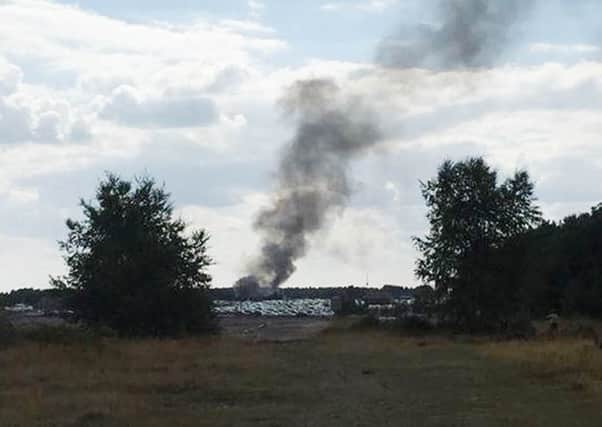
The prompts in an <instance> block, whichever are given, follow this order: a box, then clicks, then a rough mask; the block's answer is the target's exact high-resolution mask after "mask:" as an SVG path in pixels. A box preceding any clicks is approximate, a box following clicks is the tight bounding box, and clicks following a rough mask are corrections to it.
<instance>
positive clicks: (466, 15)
mask: <svg viewBox="0 0 602 427" xmlns="http://www.w3.org/2000/svg"><path fill="white" fill-rule="evenodd" d="M532 5H533V0H445V1H441V2H440V3H439V14H440V15H441V19H440V21H441V23H440V24H439V25H433V26H430V25H428V26H427V25H423V26H422V27H420V28H418V29H416V30H415V31H410V32H408V31H407V30H406V29H401V30H399V32H398V34H397V35H396V36H393V37H388V38H386V39H385V40H384V41H383V42H382V43H381V45H380V47H379V49H378V52H377V62H378V63H380V64H381V65H384V66H386V67H393V68H412V67H423V68H430V69H437V70H446V69H456V68H465V67H469V68H470V67H489V66H492V65H495V62H496V60H498V58H499V57H500V55H501V53H502V52H503V51H504V49H505V48H506V46H507V45H508V44H509V42H510V41H511V39H512V38H513V37H514V36H515V35H516V33H517V32H518V27H517V25H516V24H517V23H519V21H520V20H521V19H522V18H524V17H525V16H526V15H527V13H528V12H529V10H530V9H531V7H532Z"/></svg>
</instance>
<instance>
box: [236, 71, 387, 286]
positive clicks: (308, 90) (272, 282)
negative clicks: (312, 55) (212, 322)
mask: <svg viewBox="0 0 602 427" xmlns="http://www.w3.org/2000/svg"><path fill="white" fill-rule="evenodd" d="M282 104H283V107H284V109H285V111H286V113H287V115H288V116H290V117H291V118H292V119H293V120H294V121H295V122H296V134H295V136H294V138H293V140H292V141H291V142H290V143H289V144H288V145H287V146H286V148H285V150H284V152H283V155H282V158H281V160H280V165H279V169H278V174H277V178H278V181H277V182H278V183H277V188H276V191H275V193H274V194H273V196H272V202H271V206H270V207H269V208H267V209H265V210H263V211H261V212H260V213H259V216H258V217H257V220H256V222H255V228H256V230H257V231H258V232H259V233H260V234H261V235H262V237H263V242H262V247H261V254H260V256H259V258H258V259H257V260H255V261H254V262H253V264H252V265H251V272H252V274H251V276H248V277H246V278H243V279H241V280H240V281H239V282H238V284H237V285H238V287H247V288H257V287H258V286H259V287H261V288H271V289H274V288H277V287H278V286H279V285H280V284H282V283H283V282H285V281H286V280H287V279H288V278H289V277H290V276H291V275H292V274H293V272H294V271H295V261H296V260H297V259H299V258H300V257H302V256H304V255H305V253H306V252H307V247H308V238H309V237H310V236H311V235H312V234H313V233H314V232H316V231H318V230H320V229H321V228H322V227H323V226H324V224H325V222H326V221H327V219H328V216H329V214H330V213H331V212H333V211H336V210H337V209H338V208H343V207H344V206H345V205H346V204H347V202H348V200H349V197H350V195H351V185H350V182H349V176H348V169H349V163H350V162H351V160H352V159H354V158H355V157H357V156H359V155H360V154H362V153H363V152H364V151H365V150H366V149H367V148H368V147H370V146H372V145H374V144H375V143H376V141H377V140H378V137H379V131H378V128H377V126H376V124H375V122H376V121H375V120H374V119H373V116H372V115H371V114H370V113H369V111H367V110H366V109H364V108H362V106H361V102H360V101H359V100H358V99H357V98H347V97H345V96H344V94H343V93H341V90H340V89H339V88H338V87H337V86H336V85H335V83H334V82H332V81H330V80H306V81H299V82H297V83H295V84H294V85H293V86H292V87H291V88H290V89H289V91H288V93H287V94H286V96H285V98H284V100H283V103H282Z"/></svg>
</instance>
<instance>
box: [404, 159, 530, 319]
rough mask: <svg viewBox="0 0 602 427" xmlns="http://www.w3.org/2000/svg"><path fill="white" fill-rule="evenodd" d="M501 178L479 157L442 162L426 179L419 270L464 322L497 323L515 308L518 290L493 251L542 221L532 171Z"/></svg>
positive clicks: (448, 310)
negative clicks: (425, 227)
mask: <svg viewBox="0 0 602 427" xmlns="http://www.w3.org/2000/svg"><path fill="white" fill-rule="evenodd" d="M497 181H498V179H497V172H496V171H495V170H492V169H491V168H490V167H489V166H488V165H487V164H486V163H485V161H484V160H483V159H482V158H469V159H467V160H465V161H461V162H452V161H446V162H444V163H443V164H442V165H441V166H440V168H439V171H438V175H437V178H435V179H433V180H430V181H428V182H427V183H421V187H422V195H423V197H424V199H425V201H426V205H427V208H428V213H427V219H428V221H429V224H430V230H429V232H428V234H427V235H426V237H424V238H414V243H415V245H416V247H417V248H418V250H419V251H420V252H421V257H420V258H419V260H418V261H417V267H416V274H417V276H418V277H419V278H420V279H422V280H423V281H424V282H425V283H426V284H432V285H434V287H435V290H436V292H437V299H438V301H439V302H440V303H441V304H444V306H445V308H446V313H447V315H448V316H449V317H451V318H452V320H454V321H456V322H457V323H458V325H459V326H461V327H464V328H470V329H474V328H482V327H483V328H484V327H487V328H489V327H493V325H495V324H496V323H497V322H499V321H500V320H501V319H502V318H503V317H504V316H505V315H507V314H508V313H509V312H512V311H516V310H518V308H517V307H516V306H515V304H514V302H515V300H516V293H517V292H518V290H517V289H514V288H513V283H511V278H509V277H506V278H504V274H501V273H505V272H506V271H505V270H503V269H501V267H500V266H498V265H496V262H492V260H493V259H494V255H493V254H494V252H495V251H499V250H501V248H503V247H505V244H506V243H507V242H509V241H511V240H513V239H515V238H517V237H519V236H521V235H522V234H524V233H525V232H527V231H528V230H530V229H532V228H533V227H534V226H536V225H538V224H539V223H540V221H541V214H540V212H539V210H538V208H537V207H535V206H534V200H535V199H534V196H533V188H534V186H533V183H532V182H531V181H530V179H529V175H528V174H527V172H525V171H520V172H517V173H516V174H515V175H514V176H513V177H512V178H510V179H508V180H506V181H505V182H504V183H502V184H501V185H498V182H497ZM500 256H501V255H500V253H496V255H495V259H496V260H498V259H499V257H500ZM505 279H506V280H505Z"/></svg>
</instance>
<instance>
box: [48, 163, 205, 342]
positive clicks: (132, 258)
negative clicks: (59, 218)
mask: <svg viewBox="0 0 602 427" xmlns="http://www.w3.org/2000/svg"><path fill="white" fill-rule="evenodd" d="M81 206H82V208H83V216H84V219H83V220H82V221H74V220H71V219H69V220H67V228H68V229H69V232H68V236H67V239H66V240H65V241H64V242H60V247H61V249H62V250H63V251H64V252H65V256H64V258H65V260H66V263H67V266H68V269H69V273H68V275H67V276H66V277H64V278H61V279H54V284H55V285H56V286H59V287H62V288H67V289H70V290H72V291H73V297H72V299H71V304H72V306H73V308H74V310H75V311H76V313H77V315H78V316H79V317H80V318H81V320H83V321H84V322H86V323H88V324H91V325H103V326H108V327H110V328H112V329H114V330H115V331H117V332H118V333H120V334H122V335H129V336H132V335H135V336H141V335H151V336H168V335H180V334H189V333H200V332H205V331H209V330H211V329H212V328H213V323H214V322H213V313H212V306H211V302H210V300H209V297H208V288H209V285H210V282H211V277H210V276H209V274H208V273H207V271H206V270H207V267H208V266H209V265H210V264H211V263H212V259H211V258H210V256H209V255H208V254H207V241H208V239H209V236H208V234H207V232H206V231H205V230H200V231H196V232H194V233H192V234H191V235H190V237H187V236H186V235H185V234H184V233H185V229H186V224H185V223H184V222H183V221H182V220H180V219H174V218H173V207H172V205H171V203H170V201H169V194H168V193H166V192H165V190H164V189H163V188H160V187H157V185H156V184H155V182H154V181H153V180H152V179H151V178H142V179H137V180H135V181H134V183H132V182H129V181H125V180H123V179H121V178H119V177H118V176H116V175H112V174H108V175H107V177H106V179H105V180H103V181H102V182H101V183H100V185H99V187H98V189H97V192H96V202H95V203H89V202H86V201H84V200H82V201H81Z"/></svg>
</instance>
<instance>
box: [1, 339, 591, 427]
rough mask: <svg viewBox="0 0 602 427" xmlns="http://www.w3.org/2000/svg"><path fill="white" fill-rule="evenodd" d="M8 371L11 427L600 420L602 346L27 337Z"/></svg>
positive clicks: (4, 364)
mask: <svg viewBox="0 0 602 427" xmlns="http://www.w3.org/2000/svg"><path fill="white" fill-rule="evenodd" d="M0 369H1V370H0V425H2V426H28V427H29V426H145V427H146V426H250V425H253V426H255V425H257V426H446V427H447V426H546V427H550V426H562V427H565V426H600V425H602V417H601V415H602V412H601V409H600V408H602V390H601V389H600V387H599V384H600V380H601V379H602V351H601V350H598V349H595V348H594V347H593V345H591V344H590V343H589V342H587V341H585V340H575V339H559V340H555V341H545V340H543V341H534V342H528V343H521V342H506V343H492V342H476V341H473V342H469V341H465V340H449V339H444V338H402V337H400V336H396V335H394V334H391V333H386V332H381V331H347V330H335V331H329V332H326V333H322V334H320V335H319V336H317V337H315V338H312V339H310V340H307V341H302V342H290V343H253V342H245V341H241V340H237V339H234V338H231V337H212V338H204V339H198V340H174V341H151V340H146V341H120V340H105V341H90V342H82V343H79V344H71V345H60V344H41V343H32V342H29V343H28V342H22V343H19V344H17V345H15V346H12V347H10V348H8V349H5V350H1V351H0Z"/></svg>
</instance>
